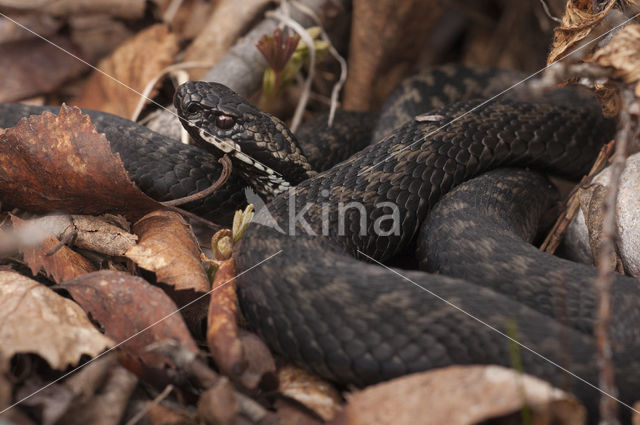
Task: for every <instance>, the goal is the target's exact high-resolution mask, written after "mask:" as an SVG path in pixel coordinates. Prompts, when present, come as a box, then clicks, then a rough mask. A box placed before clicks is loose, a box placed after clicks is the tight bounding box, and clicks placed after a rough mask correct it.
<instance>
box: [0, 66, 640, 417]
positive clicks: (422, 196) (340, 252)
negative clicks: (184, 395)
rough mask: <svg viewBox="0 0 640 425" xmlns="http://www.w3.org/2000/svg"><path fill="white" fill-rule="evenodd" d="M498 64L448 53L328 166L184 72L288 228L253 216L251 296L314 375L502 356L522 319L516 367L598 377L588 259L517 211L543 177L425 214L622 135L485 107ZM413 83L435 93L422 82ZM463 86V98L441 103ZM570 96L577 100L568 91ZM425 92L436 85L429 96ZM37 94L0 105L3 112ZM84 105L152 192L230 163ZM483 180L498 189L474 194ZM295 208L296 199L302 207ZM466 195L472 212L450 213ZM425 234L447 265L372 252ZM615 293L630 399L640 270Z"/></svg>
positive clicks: (196, 121) (363, 376)
mask: <svg viewBox="0 0 640 425" xmlns="http://www.w3.org/2000/svg"><path fill="white" fill-rule="evenodd" d="M505 75H506V74H503V73H497V74H495V73H492V72H487V71H482V72H477V71H474V70H472V69H469V68H462V67H444V68H441V69H438V70H434V71H432V72H431V73H429V74H427V75H426V76H425V75H423V76H421V77H419V78H417V79H415V80H414V81H413V82H411V84H412V85H405V86H404V88H401V89H400V91H399V92H398V93H399V94H396V95H395V97H393V96H392V98H391V99H390V103H391V104H392V105H393V104H394V103H395V104H396V105H397V104H399V103H404V104H410V105H409V106H410V107H409V112H397V111H398V110H399V109H397V108H395V107H393V108H388V110H391V111H392V112H388V113H387V114H386V115H385V114H383V116H382V118H381V120H380V121H381V122H383V123H385V124H384V125H382V126H379V128H378V129H376V133H375V134H376V135H377V136H378V137H382V139H381V140H380V141H378V142H377V143H374V144H371V145H369V146H367V147H365V148H364V149H362V150H359V151H358V152H357V153H355V154H354V155H353V156H351V157H349V158H348V159H346V160H345V161H343V162H341V163H338V164H336V165H334V166H333V167H331V168H329V169H328V170H325V171H321V172H316V171H314V170H313V167H312V166H311V164H310V162H309V160H308V159H307V158H306V157H305V155H304V153H303V151H302V150H301V149H300V148H299V147H298V145H297V143H296V140H295V136H294V135H293V134H292V133H291V132H290V131H289V130H288V129H287V128H286V126H285V125H284V124H283V123H282V122H281V121H279V120H277V119H276V118H274V117H272V116H270V115H268V114H265V113H263V112H261V111H259V110H258V109H257V108H255V107H254V106H253V105H251V104H250V103H248V102H247V101H246V100H244V99H242V98H241V97H239V96H238V95H236V94H235V93H233V92H232V91H231V90H229V89H228V88H226V87H224V86H221V85H217V84H214V83H203V82H189V83H186V84H184V85H183V86H181V87H180V88H179V90H178V91H177V93H176V96H175V105H176V107H177V110H178V113H179V114H180V116H181V118H182V120H183V125H185V128H187V130H188V131H189V132H190V133H191V135H192V137H193V139H194V140H195V141H196V142H197V143H198V144H200V145H208V147H209V148H211V147H212V145H213V147H215V148H217V149H220V150H222V151H223V152H227V153H230V155H231V156H232V160H233V166H234V170H236V171H240V172H242V173H244V174H245V175H246V177H245V180H247V181H248V182H250V183H251V184H252V185H254V187H255V190H256V192H257V193H258V194H260V195H261V196H263V197H265V198H267V199H269V200H270V202H269V203H268V205H267V208H268V212H269V213H270V214H271V218H272V219H273V220H275V223H277V225H278V226H276V227H278V228H275V227H274V226H267V225H263V224H258V223H256V224H253V225H252V226H250V228H249V230H248V232H247V233H246V235H245V237H244V238H243V240H242V241H241V243H240V244H239V245H238V246H236V248H235V250H234V257H235V259H236V262H237V265H238V268H239V272H241V275H240V276H239V277H238V292H239V298H240V303H241V307H242V311H243V313H244V315H245V317H246V318H247V320H248V321H249V323H250V324H251V326H252V327H254V328H255V329H256V330H257V331H258V332H259V333H260V334H261V335H262V336H263V337H264V338H265V340H266V341H267V343H268V344H269V345H270V346H271V347H272V348H273V349H274V350H275V351H277V352H279V353H281V354H283V355H284V356H286V357H287V358H289V359H290V360H292V361H295V362H297V363H300V364H302V365H305V366H306V367H308V368H310V369H311V370H313V371H314V372H316V373H318V374H319V375H321V376H324V377H326V378H329V379H331V380H334V381H336V382H339V383H343V384H352V385H359V386H362V385H367V384H371V383H375V382H379V381H382V380H386V379H390V378H393V377H396V376H399V375H403V374H408V373H411V372H416V371H422V370H427V369H430V368H435V367H441V366H446V365H451V364H470V363H486V364H502V365H506V366H510V365H511V364H512V361H513V359H512V358H511V355H510V345H509V344H510V342H509V340H508V339H507V338H505V335H506V334H510V332H511V333H512V332H516V334H515V335H516V337H514V339H516V340H517V341H518V342H519V343H520V344H522V346H521V347H520V355H521V356H522V363H523V368H524V371H526V372H528V373H531V374H533V375H536V376H540V377H542V378H544V379H547V380H549V381H551V382H552V383H554V384H556V385H560V386H564V384H565V383H566V375H565V374H563V373H562V372H561V371H560V370H559V369H558V365H561V366H563V367H566V369H568V370H570V371H572V372H573V373H574V374H575V375H577V376H579V377H581V378H584V379H585V380H586V381H588V382H591V383H594V384H595V383H597V370H598V369H597V366H596V360H595V351H596V350H595V342H594V338H593V336H592V331H593V324H594V320H595V317H596V315H595V300H596V296H595V292H594V289H593V279H594V276H595V271H594V269H592V268H588V267H584V266H577V265H571V266H568V265H567V264H566V262H564V261H563V260H553V261H552V260H550V259H549V257H548V256H546V255H545V256H544V258H542V259H540V258H537V257H538V256H539V255H544V254H540V253H537V252H533V251H531V248H530V247H527V244H526V242H523V241H522V239H521V237H522V236H523V235H524V236H526V235H529V236H530V233H531V230H530V227H531V226H530V225H528V226H529V227H527V229H526V230H523V229H524V228H523V227H522V225H519V224H517V223H516V221H510V219H509V217H510V216H517V217H520V216H521V215H518V214H520V213H522V214H524V215H522V217H521V220H523V221H524V222H526V223H529V224H531V223H533V222H535V218H532V217H534V216H535V215H536V214H539V210H540V208H541V207H540V206H541V205H544V204H545V202H546V201H545V200H542V198H543V197H544V196H543V194H541V192H540V190H539V189H536V187H537V188H539V187H542V186H543V187H545V191H546V183H540V178H538V177H533V178H531V177H528V178H526V179H524V180H526V181H527V183H526V184H525V183H522V182H521V181H520V180H519V179H517V178H515V177H514V178H513V179H514V182H511V183H512V184H511V185H509V184H507V183H508V182H509V181H510V177H509V176H508V175H501V174H500V173H499V172H498V174H492V175H490V176H487V177H486V178H485V177H483V178H482V179H484V180H478V181H480V183H477V181H476V180H472V181H471V182H469V183H468V184H465V185H463V186H462V187H460V188H459V189H458V190H456V191H455V193H452V194H451V195H450V196H448V197H447V198H448V200H447V202H449V203H446V204H443V205H444V206H443V207H442V208H438V209H437V211H435V213H436V214H435V215H434V216H433V217H432V218H430V219H429V220H427V216H428V213H429V212H430V211H431V210H432V209H433V207H434V206H435V205H436V203H437V202H438V201H439V200H440V199H441V198H442V197H443V196H444V195H445V194H446V193H447V192H450V191H451V190H452V189H453V188H454V187H455V186H457V185H459V184H460V183H462V182H464V181H467V180H469V179H471V178H472V177H474V176H476V175H479V174H481V173H482V172H485V171H488V170H492V169H495V168H498V167H502V166H520V167H533V168H536V169H538V170H542V171H546V172H551V173H554V174H560V175H564V176H568V177H577V176H580V175H581V174H583V173H585V171H586V170H588V168H589V166H590V165H591V162H592V161H593V159H594V158H595V156H596V154H597V152H598V150H599V148H600V147H601V145H602V144H603V143H604V142H607V141H608V140H610V138H611V137H612V134H613V131H614V125H613V123H612V122H611V121H609V120H605V119H604V118H603V117H602V116H601V115H600V113H599V111H598V108H597V105H596V106H595V107H594V105H593V103H589V102H585V101H584V100H581V101H575V100H571V99H569V100H567V101H566V102H565V101H563V102H559V103H556V102H554V101H552V100H553V97H550V98H549V99H542V100H540V99H537V100H534V101H529V100H522V99H500V100H499V101H495V102H490V103H488V104H486V105H482V106H481V107H478V108H477V109H476V108H475V107H476V106H478V105H479V102H478V101H475V100H473V99H472V98H473V97H476V96H486V93H487V90H489V89H491V90H494V89H498V88H499V87H502V86H504V84H505V81H507V80H510V79H511V78H513V77H512V76H511V77H506V76H505ZM493 82H497V83H496V84H495V85H494V84H493ZM416 84H417V85H420V84H422V85H423V86H425V87H424V89H425V90H426V92H425V91H422V92H421V94H420V95H418V94H417V93H419V92H417V91H416V89H414V88H412V87H414V86H415V85H416ZM437 93H444V95H441V97H438V96H437ZM464 94H466V97H467V99H466V100H462V101H459V102H454V103H450V104H446V103H448V101H451V100H453V99H454V98H459V97H460V95H464ZM565 97H567V98H571V96H570V95H565V94H562V95H560V96H558V98H560V99H563V98H565ZM429 98H432V99H435V101H430V103H428V106H425V104H422V103H421V101H422V99H429ZM445 98H446V99H445ZM443 99H444V100H443ZM412 108H413V109H412ZM425 108H435V109H433V110H431V111H430V112H429V110H430V109H425ZM41 110H42V108H37V107H30V106H22V105H0V126H4V127H9V126H11V125H14V124H15V122H16V121H17V120H18V119H19V118H20V117H22V116H25V115H28V114H30V113H37V112H40V111H41ZM469 111H470V112H469ZM425 112H429V113H428V114H425V115H423V116H422V118H421V119H413V117H414V116H415V115H418V114H423V113H425ZM90 115H91V117H92V120H93V121H94V123H96V125H97V127H98V130H99V131H102V132H105V133H106V134H107V137H108V139H109V140H111V141H112V149H114V150H115V151H117V152H119V153H120V155H121V157H122V159H123V162H124V163H125V166H126V168H127V170H128V171H129V173H130V174H131V175H132V178H133V180H134V181H135V182H136V183H137V184H138V185H139V186H140V187H141V188H142V189H143V190H144V191H146V192H148V193H149V194H151V195H152V196H154V197H156V198H160V199H167V198H173V197H177V196H183V195H186V194H188V193H192V192H195V191H197V190H199V189H201V188H202V187H203V186H206V185H207V183H208V182H211V181H215V179H216V178H217V176H218V175H219V173H220V167H219V165H218V164H217V163H216V162H215V158H216V157H215V155H212V154H211V153H209V152H204V151H201V150H198V149H197V148H196V147H193V146H185V145H179V144H178V143H177V142H174V141H172V140H170V139H167V138H165V137H163V136H160V135H158V134H156V133H153V132H151V131H149V130H146V129H144V128H142V127H139V126H137V125H135V124H133V123H131V122H129V121H127V120H124V119H121V118H117V117H114V116H112V115H108V114H102V113H97V112H90ZM407 118H408V119H409V120H408V121H407V122H405V123H404V124H403V125H401V126H400V127H399V128H397V129H396V130H394V131H393V132H390V130H389V128H390V127H393V126H396V125H398V124H402V122H404V121H406V120H407ZM453 118H456V119H455V120H454V121H453V122H452V123H451V124H450V125H448V126H446V127H445V128H442V129H440V127H441V126H442V125H443V124H445V123H447V122H449V121H451V119H453ZM389 123H391V124H389ZM311 134H312V136H313V133H311ZM219 154H220V153H219V152H218V154H217V155H219ZM320 162H322V161H320ZM331 162H334V161H333V160H332V161H331ZM511 175H517V173H515V174H513V173H512V174H511ZM496 176H497V177H496ZM487 179H488V180H487ZM496 179H497V180H496ZM532 180H533V181H534V183H531V181H532ZM496 182H497V183H496ZM243 184H245V183H244V182H243V181H241V180H232V181H231V183H230V184H229V185H228V186H227V187H226V188H225V189H223V190H222V191H221V192H219V193H217V194H214V195H213V197H212V198H210V199H206V200H204V201H200V202H197V203H195V204H194V205H191V206H190V207H191V209H193V210H195V211H196V212H200V213H206V215H208V216H210V217H211V216H215V215H216V214H218V211H220V210H221V209H223V208H221V207H224V206H225V203H227V204H228V205H230V204H233V203H234V202H237V199H235V200H234V197H236V198H237V196H238V192H240V190H239V189H240V188H241V187H242V185H243ZM469 185H471V186H469ZM502 186H504V187H502ZM496 187H497V188H501V189H503V192H500V191H499V190H497V189H495V188H496ZM289 188H292V189H291V190H290V191H289V190H288V189H289ZM492 188H493V189H492ZM473 190H475V192H473ZM492 190H493V191H494V192H496V193H498V194H497V195H496V193H493V195H495V196H492ZM543 192H544V191H543ZM478 193H480V194H482V193H485V194H486V195H487V196H486V199H490V200H491V201H487V202H486V203H485V204H482V203H483V202H484V201H480V200H479V199H483V198H484V197H483V196H480V195H478ZM513 193H517V196H516V195H513ZM454 195H455V196H457V198H453V196H454ZM450 198H452V199H453V201H451V199H450ZM232 200H233V201H232ZM354 202H357V203H358V205H361V206H362V207H363V208H364V217H365V219H366V220H364V221H363V220H362V217H363V215H362V214H360V212H361V211H360V210H358V209H357V208H352V209H350V210H346V212H345V211H344V210H340V206H344V204H347V203H354ZM450 202H453V204H451V203H450ZM465 202H466V203H467V204H465ZM469 202H471V204H469ZM480 204H482V205H484V207H483V208H484V209H483V208H480V207H479V205H480ZM381 205H382V206H381ZM447 205H449V206H447ZM450 205H455V207H451V206H450ZM513 205H518V206H519V207H518V208H519V209H518V210H517V211H516V210H514V209H513ZM292 210H293V211H294V212H295V213H296V214H297V213H298V212H304V214H303V215H301V216H298V217H296V214H291V211H292ZM396 211H397V213H398V215H397V216H394V215H393V213H395V212H396ZM460 211H466V212H467V213H468V215H466V216H462V217H454V216H455V214H456V213H458V212H460ZM516 212H517V213H518V214H516ZM460 213H461V212H460ZM525 213H526V214H525ZM461 214H462V213H461ZM482 214H484V215H482ZM301 217H303V218H304V220H301V219H300V218H301ZM389 217H392V218H396V217H397V220H394V219H389ZM434 217H435V218H434ZM438 217H440V218H438ZM442 217H446V218H444V219H443V218H442ZM505 217H506V218H505ZM456 220H457V221H456ZM483 220H485V221H483ZM486 220H488V221H486ZM262 223H264V222H262ZM487 223H488V224H487ZM282 229H285V231H284V232H281V231H280V230H282ZM432 229H436V230H437V231H436V230H433V231H432ZM499 229H503V230H499ZM294 233H295V234H294ZM314 233H315V234H314ZM321 234H324V235H325V236H318V235H321ZM419 234H421V237H420V238H418V242H417V244H418V247H419V252H420V253H421V254H423V258H422V260H421V262H420V263H421V266H423V268H426V269H429V270H431V271H439V272H441V273H446V274H447V275H448V276H444V275H442V274H428V273H425V272H422V271H417V270H408V271H407V270H397V269H388V268H385V267H382V266H380V265H378V264H375V263H376V262H382V261H386V260H389V259H391V258H392V257H394V256H396V255H398V254H399V253H400V254H402V253H404V252H405V251H406V250H407V249H408V248H410V247H412V246H413V245H414V244H416V239H417V236H418V235H419ZM435 235H441V236H435ZM467 245H468V246H467ZM463 246H464V249H465V252H467V251H466V250H467V249H469V252H470V254H469V255H467V254H465V253H462V257H461V258H462V259H461V260H455V259H454V260H449V259H447V258H445V256H444V252H445V251H449V252H454V253H456V254H458V255H460V254H461V252H460V251H462V247H463ZM534 251H535V249H534ZM274 254H276V255H274ZM349 254H351V255H349ZM494 254H495V255H494ZM356 257H358V258H356ZM266 258H269V260H268V261H265V262H264V263H262V264H260V265H259V266H256V264H258V263H260V262H261V261H263V260H265V259H266ZM426 258H428V260H427V259H426ZM363 260H365V261H363ZM612 293H613V302H614V308H613V323H612V348H613V351H614V361H615V362H616V366H617V371H616V372H617V377H618V378H619V379H618V384H619V389H620V397H621V398H622V400H624V401H627V402H631V401H633V400H634V393H638V390H640V373H638V372H637V370H638V368H637V366H638V365H637V362H636V360H635V358H634V352H635V351H636V348H637V347H639V346H640V338H639V335H638V330H637V329H638V326H637V324H638V323H640V320H639V314H640V313H639V312H640V309H639V307H638V298H637V297H636V295H638V289H637V288H636V281H635V280H634V279H631V278H626V277H623V276H617V277H616V281H615V284H614V287H613V291H612ZM444 300H446V301H447V302H449V303H451V305H448V304H447V303H446V302H445V301H444ZM452 305H454V306H455V307H453V306H452ZM559 308H560V309H561V310H562V311H563V312H564V315H560V316H561V317H558V314H557V312H558V311H559ZM514 329H515V331H514ZM501 333H502V334H501ZM559 340H561V341H562V342H563V343H562V344H560V343H559V342H558V341H559ZM530 349H531V350H530ZM534 351H535V353H534ZM550 361H552V362H554V363H556V364H555V365H554V364H552V363H551V362H550ZM571 383H572V386H571V389H572V390H573V391H574V392H575V393H576V394H577V395H579V396H580V397H581V398H582V399H583V400H584V401H585V402H586V403H587V406H588V407H589V408H590V409H593V408H594V406H596V405H597V402H596V400H597V397H598V393H597V391H595V390H594V389H593V388H591V387H590V386H588V385H585V384H584V383H583V382H582V381H581V380H572V381H571Z"/></svg>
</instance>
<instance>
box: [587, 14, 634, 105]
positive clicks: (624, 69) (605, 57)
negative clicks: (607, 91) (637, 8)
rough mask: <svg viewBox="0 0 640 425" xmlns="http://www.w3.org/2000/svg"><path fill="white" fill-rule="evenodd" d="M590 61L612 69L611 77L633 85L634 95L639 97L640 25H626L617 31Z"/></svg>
mask: <svg viewBox="0 0 640 425" xmlns="http://www.w3.org/2000/svg"><path fill="white" fill-rule="evenodd" d="M592 60H593V61H594V62H596V63H598V64H600V65H602V66H609V67H612V68H613V75H614V76H615V77H616V78H620V79H622V80H623V81H624V82H626V83H628V84H632V83H635V95H636V97H640V25H638V24H635V25H627V26H626V27H624V28H623V29H621V30H620V31H618V32H617V33H616V34H615V35H614V36H613V38H612V39H611V40H610V41H609V42H608V43H607V44H606V45H605V46H604V47H602V48H600V49H598V50H597V51H595V52H594V54H593V58H592Z"/></svg>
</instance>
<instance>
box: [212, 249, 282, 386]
mask: <svg viewBox="0 0 640 425" xmlns="http://www.w3.org/2000/svg"><path fill="white" fill-rule="evenodd" d="M236 275H237V272H236V267H235V262H234V260H233V258H231V259H228V260H224V261H222V262H221V263H220V265H219V267H218V270H217V271H216V274H215V277H214V280H213V290H212V291H211V298H210V300H209V311H208V315H207V344H208V346H209V350H210V351H211V355H212V356H213V358H214V360H215V362H216V364H217V365H218V367H219V368H220V370H221V371H222V372H223V373H224V374H225V375H227V376H229V377H231V378H232V379H234V380H237V381H239V382H240V383H242V385H243V386H244V387H245V388H249V389H254V388H256V387H257V386H258V384H259V383H260V381H261V380H262V377H263V376H264V375H265V374H268V373H273V372H275V361H274V360H273V356H272V355H271V352H270V351H269V349H268V348H267V346H266V345H265V344H264V342H262V340H261V339H259V338H258V337H256V336H255V335H253V334H249V333H243V332H241V331H240V329H238V323H237V318H238V298H237V296H236V283H235V276H236Z"/></svg>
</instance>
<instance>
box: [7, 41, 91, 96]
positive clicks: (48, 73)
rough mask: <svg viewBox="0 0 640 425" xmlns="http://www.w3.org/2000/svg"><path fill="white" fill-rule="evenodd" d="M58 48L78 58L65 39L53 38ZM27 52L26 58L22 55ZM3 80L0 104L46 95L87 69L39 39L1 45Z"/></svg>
mask: <svg viewBox="0 0 640 425" xmlns="http://www.w3.org/2000/svg"><path fill="white" fill-rule="evenodd" d="M51 41H52V42H53V43H54V44H56V45H57V46H60V47H61V48H63V49H65V50H67V51H70V52H71V53H73V54H75V55H79V52H78V51H77V50H76V48H75V47H74V46H73V45H72V44H71V43H70V42H69V41H68V40H67V39H65V38H61V37H53V38H52V40H51ZM25 51H26V52H29V54H28V55H26V54H25ZM0 57H1V58H2V78H0V102H14V101H17V100H22V99H26V98H29V97H32V96H35V95H37V94H41V93H47V92H50V91H52V90H53V89H55V88H57V87H58V86H59V85H60V84H62V83H63V82H65V81H67V80H69V79H71V78H73V77H76V76H78V75H80V74H81V73H82V72H83V71H85V70H86V69H87V66H86V65H85V64H83V63H82V62H80V61H79V60H77V59H76V58H74V57H73V56H70V55H67V54H64V53H62V52H61V51H60V50H59V49H58V48H56V47H55V46H53V45H51V44H49V43H47V42H46V41H44V40H42V39H39V38H32V39H27V40H20V41H14V42H10V43H2V44H0Z"/></svg>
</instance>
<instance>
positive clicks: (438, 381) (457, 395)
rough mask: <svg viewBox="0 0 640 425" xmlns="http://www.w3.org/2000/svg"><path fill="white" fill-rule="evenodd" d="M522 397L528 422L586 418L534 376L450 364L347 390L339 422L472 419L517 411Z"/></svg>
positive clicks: (572, 401)
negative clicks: (348, 394)
mask: <svg viewBox="0 0 640 425" xmlns="http://www.w3.org/2000/svg"><path fill="white" fill-rule="evenodd" d="M525 398H526V406H528V407H529V408H530V409H531V424H533V425H543V424H549V425H551V424H556V425H560V424H566V425H574V424H575V425H579V424H583V423H584V421H585V418H586V412H585V409H584V407H582V405H581V404H580V403H579V402H578V401H577V400H576V398H575V397H573V396H572V395H570V394H567V393H565V392H563V391H561V390H559V389H556V388H553V387H552V386H551V385H549V384H548V383H546V382H544V381H542V380H540V379H538V378H534V377H532V376H529V375H521V374H519V373H518V372H517V371H515V370H513V369H508V368H504V367H501V366H451V367H446V368H442V369H434V370H432V371H429V372H423V373H416V374H413V375H408V376H405V377H402V378H398V379H394V380H392V381H388V382H385V383H382V384H378V385H373V386H371V387H368V388H366V389H364V390H362V391H360V392H357V393H354V394H352V395H351V396H349V397H348V404H347V406H346V407H345V413H344V418H343V419H344V422H343V423H345V424H348V425H359V424H363V425H364V424H366V425H369V424H378V425H385V424H393V425H405V424H407V425H413V424H416V423H420V424H424V425H428V424H437V425H440V424H448V425H463V424H465V425H466V424H468V425H471V424H477V423H481V422H483V421H486V420H488V419H490V418H498V417H502V416H506V415H508V414H511V413H518V412H519V411H520V410H521V409H522V408H523V407H524V406H525V403H523V401H524V399H525ZM398 406H402V408H401V409H399V408H398Z"/></svg>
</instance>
